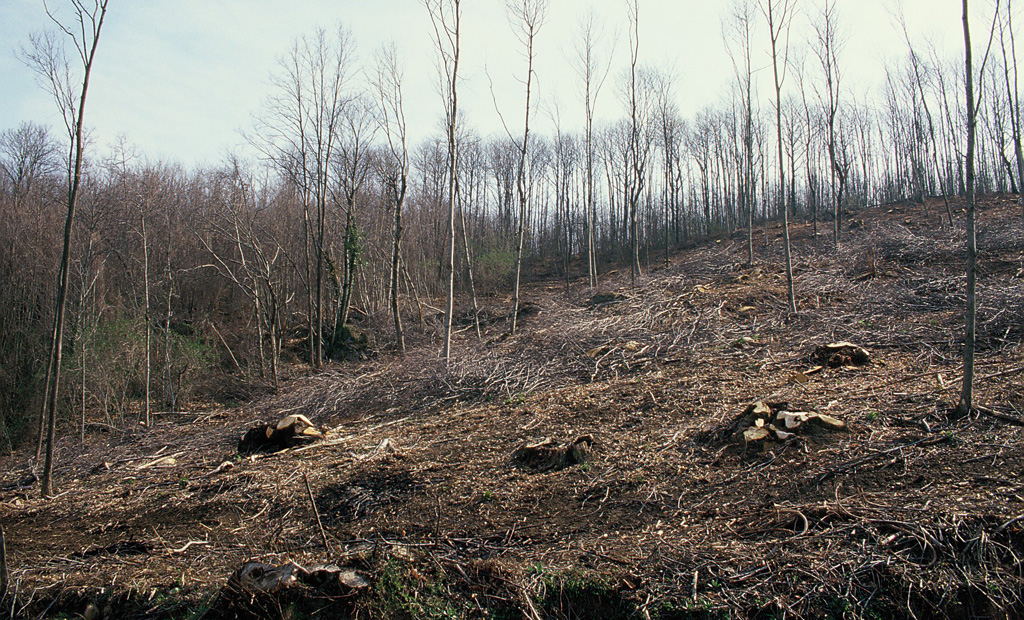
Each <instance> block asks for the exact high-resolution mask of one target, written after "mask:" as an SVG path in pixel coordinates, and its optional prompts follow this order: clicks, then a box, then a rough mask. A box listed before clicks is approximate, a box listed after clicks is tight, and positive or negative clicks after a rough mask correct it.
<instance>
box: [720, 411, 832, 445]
mask: <svg viewBox="0 0 1024 620" xmlns="http://www.w3.org/2000/svg"><path fill="white" fill-rule="evenodd" d="M789 408H790V407H789V403H763V402H761V401H757V402H754V403H751V404H749V405H747V407H746V409H744V410H743V413H741V414H740V415H739V416H737V417H736V419H735V420H734V421H733V423H732V424H731V425H729V427H728V428H727V429H726V432H725V435H726V436H731V437H732V438H733V440H734V441H736V442H737V443H739V444H740V445H742V446H750V445H752V444H759V443H763V442H767V441H771V440H777V441H786V440H788V439H792V438H794V437H797V436H800V435H810V434H815V433H817V432H821V431H826V432H828V431H840V430H844V429H845V428H846V423H845V422H843V421H842V420H839V419H837V418H834V417H832V416H829V415H825V414H823V413H815V412H813V411H789Z"/></svg>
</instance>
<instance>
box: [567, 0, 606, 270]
mask: <svg viewBox="0 0 1024 620" xmlns="http://www.w3.org/2000/svg"><path fill="white" fill-rule="evenodd" d="M604 39H605V37H604V34H603V32H602V31H600V30H599V29H598V26H597V23H596V18H595V16H594V12H593V10H591V11H589V12H588V13H587V14H586V16H585V17H584V18H583V19H582V21H581V22H580V26H579V31H578V34H577V36H576V64H575V69H576V73H577V75H579V77H580V79H582V80H583V106H584V111H585V116H584V120H585V123H584V126H583V132H584V143H585V147H584V150H585V156H586V160H587V161H586V181H585V182H586V188H585V189H584V192H585V194H584V195H585V200H586V205H585V210H584V213H585V216H584V217H585V222H586V224H585V226H586V229H587V230H586V234H587V280H588V283H589V285H590V288H594V287H595V286H597V241H596V238H595V235H594V231H595V227H596V220H597V201H596V199H595V188H594V113H595V110H596V108H597V100H598V97H599V96H600V95H601V89H602V87H603V86H604V82H605V79H606V78H607V77H608V73H609V70H610V69H611V62H610V59H611V56H612V54H613V52H614V49H615V43H614V41H613V42H612V45H611V46H610V49H609V50H608V52H607V54H600V53H599V52H598V49H599V48H600V47H601V46H602V44H603V42H604Z"/></svg>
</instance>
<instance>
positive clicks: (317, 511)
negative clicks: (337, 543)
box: [302, 472, 334, 553]
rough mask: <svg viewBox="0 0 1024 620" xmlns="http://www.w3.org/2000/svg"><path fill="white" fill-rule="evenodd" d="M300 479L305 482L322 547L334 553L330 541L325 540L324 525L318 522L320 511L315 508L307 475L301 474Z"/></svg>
mask: <svg viewBox="0 0 1024 620" xmlns="http://www.w3.org/2000/svg"><path fill="white" fill-rule="evenodd" d="M302 479H303V480H304V481H305V482H306V493H307V494H308V495H309V504H310V506H312V507H313V514H314V515H316V526H317V527H318V528H319V529H320V537H321V538H323V539H324V547H326V548H327V551H328V552H330V553H334V549H332V548H331V541H329V540H327V532H326V531H324V523H323V521H321V520H320V509H319V508H317V507H316V500H315V499H313V489H312V488H310V486H309V475H308V474H306V473H305V472H303V474H302Z"/></svg>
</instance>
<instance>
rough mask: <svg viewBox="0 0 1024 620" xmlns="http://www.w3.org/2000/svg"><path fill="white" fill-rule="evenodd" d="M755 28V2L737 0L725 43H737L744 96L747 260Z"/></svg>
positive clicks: (735, 57) (752, 194)
mask: <svg viewBox="0 0 1024 620" xmlns="http://www.w3.org/2000/svg"><path fill="white" fill-rule="evenodd" d="M753 31H754V5H753V4H752V3H751V1H750V0H736V2H735V4H734V5H733V10H732V16H731V18H730V21H729V23H728V25H727V28H726V43H727V44H729V43H732V44H734V45H736V46H738V47H739V51H738V53H737V52H731V56H732V62H733V70H734V71H735V73H736V78H737V80H738V82H739V87H740V95H741V97H742V98H743V191H742V192H741V194H740V200H741V203H742V204H743V206H744V207H745V208H746V214H747V263H749V264H753V262H754V204H755V201H756V197H757V187H756V183H755V180H754V176H755V175H754V96H753V89H754V73H753V70H752V68H751V49H750V48H751V40H752V38H753Z"/></svg>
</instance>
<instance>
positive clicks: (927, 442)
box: [818, 435, 949, 484]
mask: <svg viewBox="0 0 1024 620" xmlns="http://www.w3.org/2000/svg"><path fill="white" fill-rule="evenodd" d="M948 441H949V437H946V436H945V435H943V436H942V437H925V438H923V439H918V440H917V441H912V442H910V443H907V444H902V445H899V446H894V447H892V448H887V449H885V450H880V451H878V452H875V453H874V454H869V455H867V456H863V457H861V458H859V459H854V460H852V461H847V462H846V463H843V464H842V465H840V466H838V467H836V468H834V469H830V470H829V471H827V472H825V473H823V474H822V475H820V476H818V484H821V483H822V482H824V481H825V480H828V479H829V478H831V477H832V476H836V475H838V474H841V473H843V472H845V471H848V470H851V469H854V468H855V467H860V466H861V465H864V464H865V463H870V462H871V461H873V460H875V459H877V458H881V457H883V456H885V455H887V454H892V453H893V452H899V451H900V450H902V449H904V448H913V447H915V446H918V447H922V448H926V447H928V446H934V445H938V444H940V443H946V442H948Z"/></svg>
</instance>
